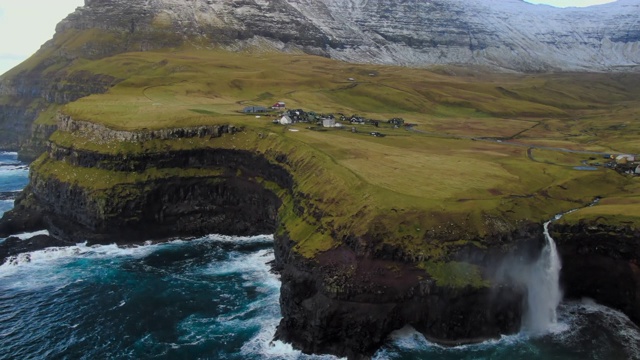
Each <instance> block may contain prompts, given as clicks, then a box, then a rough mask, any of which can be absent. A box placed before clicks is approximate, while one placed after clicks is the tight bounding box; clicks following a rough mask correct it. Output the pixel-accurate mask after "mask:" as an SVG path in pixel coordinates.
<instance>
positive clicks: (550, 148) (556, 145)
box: [25, 48, 640, 282]
mask: <svg viewBox="0 0 640 360" xmlns="http://www.w3.org/2000/svg"><path fill="white" fill-rule="evenodd" d="M26 64H27V65H29V62H27V63H26ZM27 65H25V66H27ZM66 71H67V72H69V73H73V72H75V71H85V72H90V73H94V74H106V75H111V76H114V77H116V78H118V79H122V81H121V82H119V83H118V84H117V85H116V86H114V87H112V88H111V89H110V90H109V91H108V92H107V93H105V94H101V95H92V96H89V97H85V98H82V99H80V100H78V101H75V102H73V103H70V104H67V105H65V106H63V107H61V108H59V109H58V108H56V109H54V110H59V111H61V112H62V113H64V114H66V115H69V116H71V118H73V119H75V120H82V121H87V122H92V123H99V124H102V125H104V126H106V127H108V128H112V129H117V130H130V131H137V130H143V129H144V130H147V129H162V128H178V127H191V126H198V125H213V124H231V125H234V126H235V127H237V128H242V129H243V131H242V132H239V133H236V134H234V135H231V134H228V135H225V136H223V137H221V138H214V139H208V138H192V139H174V140H153V141H147V142H138V143H130V142H127V143H124V142H111V143H107V144H104V143H101V144H97V143H95V142H94V141H92V139H91V137H90V135H88V134H82V133H78V132H75V133H66V132H61V131H58V132H57V133H55V134H54V135H53V136H52V138H51V141H52V142H53V143H56V144H58V145H62V146H66V147H73V148H76V149H85V150H91V151H96V152H105V153H112V154H131V153H140V152H163V151H168V150H175V149H192V148H230V149H231V148H233V149H245V150H250V151H254V152H259V153H262V154H265V156H267V157H268V158H270V159H272V160H273V158H275V155H276V154H285V155H286V156H287V159H288V162H287V163H286V165H283V166H287V167H288V170H289V171H290V172H291V173H292V174H293V175H294V179H295V183H296V185H295V191H294V193H297V192H301V193H304V194H306V195H308V196H306V197H305V200H303V204H304V205H305V206H306V207H307V208H316V209H319V210H320V211H321V212H322V214H323V216H322V218H321V220H316V219H314V218H312V217H310V216H309V215H308V214H305V215H302V216H300V215H296V213H295V211H294V209H293V201H291V199H290V197H291V196H292V195H287V194H285V192H284V191H281V190H277V191H280V194H281V196H283V197H284V198H285V201H284V204H283V207H282V209H281V212H280V218H281V224H282V225H281V227H280V230H279V231H287V232H289V233H290V235H291V237H292V238H293V239H294V240H295V241H297V246H296V251H298V252H299V253H301V254H303V255H304V256H308V257H312V256H314V255H315V254H317V253H318V252H319V251H323V250H327V249H330V248H332V247H334V246H337V245H339V243H340V241H341V239H342V238H343V237H346V236H349V235H355V236H360V237H363V238H372V239H380V240H382V242H383V243H389V244H393V245H395V246H400V247H402V248H404V249H406V250H407V252H408V253H410V254H414V255H415V257H416V259H421V260H428V261H431V262H430V263H426V264H427V265H424V267H425V268H426V269H428V270H430V271H431V272H433V273H434V274H437V273H440V272H447V271H444V270H442V269H443V268H446V267H443V266H441V265H436V264H439V263H438V262H437V261H439V259H442V258H444V257H445V256H446V254H447V253H448V251H449V250H450V249H453V248H456V247H458V246H461V245H464V244H468V243H469V242H472V243H473V244H474V245H476V246H478V247H483V246H485V245H486V244H483V243H482V241H479V242H478V239H482V238H483V237H485V236H487V235H490V234H494V233H499V232H503V231H508V230H513V229H515V227H516V226H517V224H518V223H519V222H523V221H526V222H539V223H542V222H543V221H545V220H547V219H549V218H551V217H552V216H553V215H554V214H556V213H559V212H563V211H567V210H570V209H574V208H580V207H583V206H585V205H587V204H588V203H590V202H591V201H592V200H593V199H594V198H595V197H601V198H603V200H602V201H601V202H600V203H599V204H598V205H596V206H593V207H590V208H585V209H583V210H580V211H578V212H575V213H572V214H571V219H590V218H593V219H596V218H599V219H603V218H604V219H607V220H606V221H610V222H611V223H619V222H620V221H621V220H622V221H625V222H626V223H629V222H631V224H633V225H634V226H637V224H638V220H639V219H640V177H634V176H632V175H627V174H621V173H619V172H617V171H615V170H612V169H608V168H605V167H602V166H600V167H597V169H596V170H595V171H579V170H576V169H575V167H576V166H580V165H582V164H583V161H591V162H593V159H591V160H589V159H590V158H600V157H601V154H599V153H612V154H619V153H630V154H637V153H640V141H639V140H640V100H639V99H640V76H639V75H637V74H583V73H575V74H571V73H563V74H544V75H522V74H497V73H487V72H482V71H479V70H477V71H476V70H473V69H471V70H469V69H465V70H463V69H456V68H440V69H432V70H428V69H416V68H404V67H391V66H377V65H354V64H348V63H343V62H338V61H334V60H331V59H327V58H322V57H316V56H311V55H304V54H283V53H275V52H263V51H258V50H256V51H247V52H242V53H233V52H227V51H224V50H207V51H205V50H194V49H186V48H185V49H174V50H171V51H157V52H140V53H125V54H120V55H116V56H112V57H107V58H103V59H100V60H91V61H90V60H77V61H75V62H74V63H72V64H71V65H69V67H68V68H67V70H66ZM277 101H284V102H286V106H287V108H288V109H298V108H300V109H303V110H305V111H314V112H317V113H324V114H329V113H331V114H338V113H342V114H345V115H348V116H350V115H352V114H357V115H359V116H363V117H366V118H369V119H377V120H380V121H381V122H380V127H378V128H375V127H374V126H373V125H351V124H349V123H348V122H345V123H344V125H345V126H344V128H341V129H340V128H321V127H319V126H317V125H316V124H307V123H299V124H293V125H289V126H282V125H279V124H274V123H273V122H272V120H274V119H276V118H277V117H276V114H275V113H269V114H261V115H260V116H259V117H258V116H256V115H255V114H252V115H246V114H243V113H242V112H241V110H242V109H243V108H244V107H245V106H249V105H259V106H265V107H270V106H271V105H272V104H273V103H275V102H277ZM54 112H55V111H48V112H44V113H43V114H44V115H43V116H45V117H47V119H39V121H42V122H47V121H51V119H52V118H53V116H54V115H53V114H54ZM393 117H399V118H403V119H404V120H405V122H407V123H411V124H414V125H415V126H413V127H406V126H400V127H398V128H395V127H393V126H391V125H388V124H387V123H386V121H387V120H388V119H390V118H393ZM352 127H354V128H355V130H356V131H355V132H353V131H351V130H352ZM372 131H379V132H381V133H383V134H384V135H386V136H384V137H374V136H371V135H370V132H372ZM568 150H577V151H585V152H569V151H568ZM588 152H592V153H588ZM274 162H275V160H274ZM64 166H66V167H64ZM68 167H70V165H68V164H56V162H55V161H53V160H50V159H45V158H42V159H40V161H39V162H38V163H36V164H35V166H34V169H35V170H36V171H39V172H41V173H42V174H43V175H48V176H56V177H59V178H64V180H65V181H71V182H76V183H78V184H80V185H82V186H86V187H89V188H92V187H94V188H96V190H98V188H99V187H101V188H104V187H105V186H107V187H108V186H109V184H112V183H115V182H117V179H122V181H125V182H131V181H136V179H139V178H146V177H148V176H152V177H154V178H157V177H162V176H165V175H166V176H176V171H170V170H166V171H163V172H154V173H153V174H137V175H135V176H111V177H109V175H105V174H102V173H100V172H103V171H104V170H93V169H82V170H78V172H77V173H79V174H80V173H81V176H80V175H79V176H75V177H74V175H73V174H75V173H74V172H73V169H68ZM56 169H57V170H56ZM92 172H95V173H92ZM192 175H193V174H192ZM98 178H100V179H111V180H109V181H110V182H106V181H96V180H95V179H98ZM91 179H94V180H91ZM267 186H270V185H268V184H267ZM600 221H601V220H600ZM327 231H332V233H333V234H334V236H333V237H331V236H329V233H328V232H327ZM436 240H437V241H436ZM454 267H456V268H461V269H463V271H462V270H461V271H462V272H463V273H471V274H475V272H474V271H475V270H473V269H471V270H470V269H468V268H465V267H464V266H454ZM447 273H448V275H447V276H450V275H451V274H449V273H450V272H447ZM474 276H475V275H474ZM456 282H458V281H457V280H456Z"/></svg>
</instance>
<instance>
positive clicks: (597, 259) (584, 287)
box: [551, 220, 640, 324]
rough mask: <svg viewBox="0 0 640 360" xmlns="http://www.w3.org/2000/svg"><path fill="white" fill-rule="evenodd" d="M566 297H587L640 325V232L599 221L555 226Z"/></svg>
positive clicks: (630, 227) (630, 226)
mask: <svg viewBox="0 0 640 360" xmlns="http://www.w3.org/2000/svg"><path fill="white" fill-rule="evenodd" d="M551 229H552V231H553V236H554V238H555V239H556V243H557V245H558V251H559V253H560V256H561V258H562V272H561V279H560V281H561V283H562V287H563V289H564V291H565V296H566V297H569V298H578V299H579V298H582V297H588V298H592V299H594V300H596V301H597V302H598V303H601V304H606V305H608V306H611V307H614V308H616V309H620V310H622V311H623V312H624V313H625V314H627V316H629V318H631V320H633V321H634V322H635V323H636V324H638V323H640V263H639V261H640V242H639V241H638V239H640V230H638V229H637V228H635V227H634V226H632V225H631V224H629V225H627V226H611V225H606V224H603V223H598V221H597V220H596V221H594V222H589V221H582V222H579V223H577V224H557V225H552V228H551Z"/></svg>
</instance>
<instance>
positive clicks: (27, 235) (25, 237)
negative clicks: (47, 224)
mask: <svg viewBox="0 0 640 360" xmlns="http://www.w3.org/2000/svg"><path fill="white" fill-rule="evenodd" d="M38 235H49V231H47V230H40V231H34V232H28V233H22V234H16V235H11V236H12V237H17V238H18V239H20V240H28V239H31V238H32V237H34V236H38Z"/></svg>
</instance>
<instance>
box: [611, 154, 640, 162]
mask: <svg viewBox="0 0 640 360" xmlns="http://www.w3.org/2000/svg"><path fill="white" fill-rule="evenodd" d="M634 161H636V157H635V156H633V155H628V154H622V155H618V156H616V162H617V163H618V164H626V163H629V162H634Z"/></svg>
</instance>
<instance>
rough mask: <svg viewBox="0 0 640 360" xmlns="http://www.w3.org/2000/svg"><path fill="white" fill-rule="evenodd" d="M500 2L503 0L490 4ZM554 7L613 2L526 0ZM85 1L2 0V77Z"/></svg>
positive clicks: (606, 0)
mask: <svg viewBox="0 0 640 360" xmlns="http://www.w3.org/2000/svg"><path fill="white" fill-rule="evenodd" d="M487 1H499V0H487ZM526 1H528V2H531V3H536V4H550V5H553V6H561V7H566V6H589V5H595V4H603V3H607V2H612V1H613V0H526ZM82 5H84V0H28V1H27V0H0V74H3V73H4V72H6V71H7V70H9V69H11V68H12V67H14V66H16V65H18V64H19V63H20V62H22V61H23V60H24V59H26V58H27V57H29V56H30V55H31V54H33V53H34V52H36V50H38V49H39V48H40V45H42V44H43V43H44V42H46V41H47V40H49V39H51V37H52V36H53V33H54V30H55V28H56V24H57V23H58V22H59V21H60V20H62V19H63V18H65V17H66V16H67V15H68V14H69V13H71V12H73V11H74V10H75V8H76V7H78V6H82Z"/></svg>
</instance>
